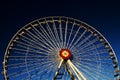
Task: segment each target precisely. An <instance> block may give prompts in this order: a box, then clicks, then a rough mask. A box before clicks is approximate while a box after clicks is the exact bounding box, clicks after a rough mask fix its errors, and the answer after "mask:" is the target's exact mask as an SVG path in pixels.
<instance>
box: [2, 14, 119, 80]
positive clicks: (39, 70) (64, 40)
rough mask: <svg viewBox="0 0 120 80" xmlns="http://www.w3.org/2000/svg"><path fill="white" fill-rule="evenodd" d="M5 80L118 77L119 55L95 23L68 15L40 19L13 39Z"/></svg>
mask: <svg viewBox="0 0 120 80" xmlns="http://www.w3.org/2000/svg"><path fill="white" fill-rule="evenodd" d="M3 74H4V78H5V80H119V78H120V77H119V67H118V61H117V57H116V55H115V53H114V51H113V49H112V47H111V46H110V44H109V43H108V41H107V40H106V39H105V37H104V36H103V35H102V34H101V33H100V32H98V31H97V30H96V29H95V28H93V27H92V26H90V25H88V24H86V23H84V22H82V21H80V20H77V19H73V18H69V17H63V16H52V17H45V18H40V19H37V20H35V21H33V22H30V23H28V24H27V25H25V26H24V27H23V28H21V29H20V30H19V31H18V32H17V33H16V34H15V35H14V36H13V38H12V39H11V41H10V42H9V45H8V47H7V49H6V52H5V56H4V61H3Z"/></svg>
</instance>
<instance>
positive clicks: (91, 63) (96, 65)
mask: <svg viewBox="0 0 120 80" xmlns="http://www.w3.org/2000/svg"><path fill="white" fill-rule="evenodd" d="M74 63H77V62H74ZM77 64H79V66H80V65H81V66H82V65H83V67H84V65H86V66H85V68H86V67H88V66H89V67H90V68H91V69H97V70H98V69H99V67H100V68H101V69H100V70H101V71H102V70H104V69H103V68H102V67H101V64H102V62H99V63H96V64H95V63H94V62H83V61H81V62H80V63H77ZM107 64H109V63H106V65H107ZM108 67H109V66H107V67H106V68H108ZM104 68H105V66H104ZM106 71H107V72H108V73H111V72H110V71H109V69H108V70H107V69H106ZM108 75H109V74H108Z"/></svg>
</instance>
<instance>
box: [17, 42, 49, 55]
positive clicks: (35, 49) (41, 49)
mask: <svg viewBox="0 0 120 80" xmlns="http://www.w3.org/2000/svg"><path fill="white" fill-rule="evenodd" d="M17 46H18V47H21V48H24V49H25V50H28V52H29V50H33V51H41V52H44V53H51V51H47V50H46V49H43V48H41V47H35V46H32V45H21V44H18V45H17ZM28 48H29V49H28ZM44 53H43V54H44ZM44 55H46V54H44Z"/></svg>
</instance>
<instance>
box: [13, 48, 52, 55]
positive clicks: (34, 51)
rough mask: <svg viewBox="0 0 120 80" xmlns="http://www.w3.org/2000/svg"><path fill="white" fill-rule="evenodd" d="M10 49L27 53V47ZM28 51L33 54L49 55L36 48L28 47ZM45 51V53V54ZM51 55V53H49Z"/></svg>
mask: <svg viewBox="0 0 120 80" xmlns="http://www.w3.org/2000/svg"><path fill="white" fill-rule="evenodd" d="M12 50H15V51H18V52H25V53H28V52H27V51H28V50H27V49H19V48H12ZM29 52H32V53H34V54H43V55H49V54H48V53H46V52H43V51H38V50H34V49H29ZM45 53H46V54H45ZM51 55H52V54H51Z"/></svg>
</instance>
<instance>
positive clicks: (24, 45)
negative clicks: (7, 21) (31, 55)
mask: <svg viewBox="0 0 120 80" xmlns="http://www.w3.org/2000/svg"><path fill="white" fill-rule="evenodd" d="M16 43H18V46H21V47H22V46H23V47H26V48H27V47H29V48H34V49H38V50H43V51H51V50H50V49H47V47H46V46H45V47H44V46H42V47H40V46H38V45H34V44H33V43H29V44H27V43H23V42H20V41H16Z"/></svg>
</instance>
